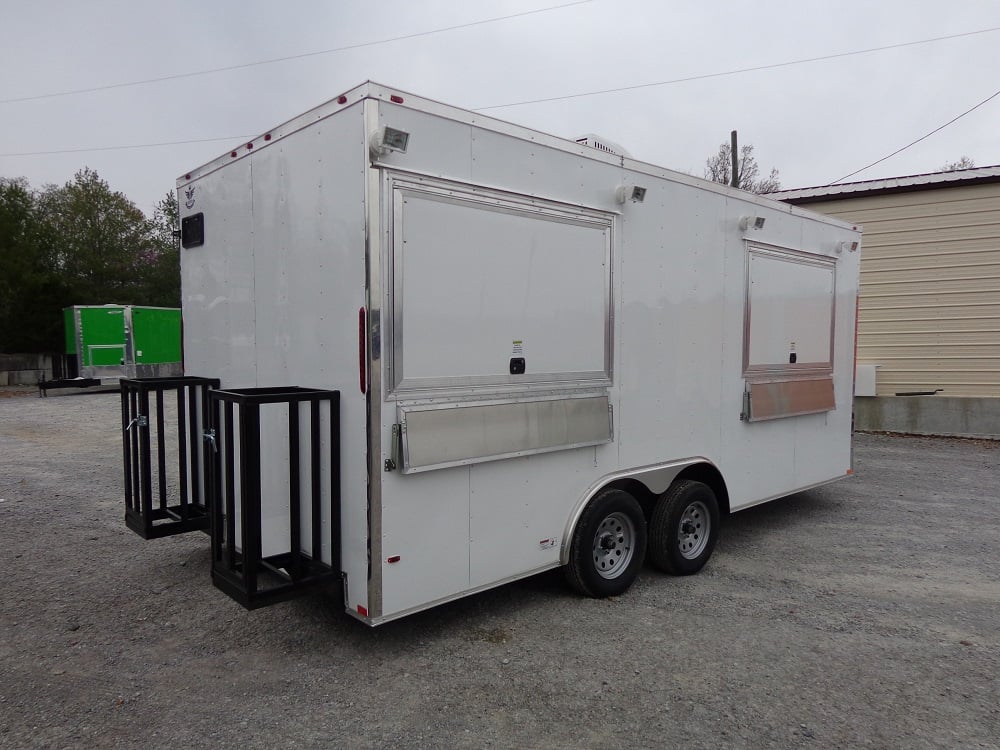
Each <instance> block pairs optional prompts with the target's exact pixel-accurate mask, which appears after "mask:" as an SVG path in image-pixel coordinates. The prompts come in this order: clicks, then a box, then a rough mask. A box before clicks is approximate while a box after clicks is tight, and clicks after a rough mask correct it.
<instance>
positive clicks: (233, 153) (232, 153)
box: [229, 151, 236, 159]
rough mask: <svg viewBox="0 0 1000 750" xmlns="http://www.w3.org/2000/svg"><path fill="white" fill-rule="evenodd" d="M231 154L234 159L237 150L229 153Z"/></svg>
mask: <svg viewBox="0 0 1000 750" xmlns="http://www.w3.org/2000/svg"><path fill="white" fill-rule="evenodd" d="M229 155H230V156H231V157H233V158H234V159H235V158H236V152H235V151H231V152H230V153H229Z"/></svg>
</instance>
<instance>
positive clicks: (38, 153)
mask: <svg viewBox="0 0 1000 750" xmlns="http://www.w3.org/2000/svg"><path fill="white" fill-rule="evenodd" d="M591 1H592V0H579V2H574V3H569V4H567V5H559V6H553V7H551V8H545V9H541V10H534V11H528V12H527V13H521V14H515V15H514V16H504V17H503V18H512V17H515V16H519V15H528V14H531V13H542V12H545V11H547V10H555V9H558V8H566V7H569V6H571V5H580V4H581V3H583V2H591ZM496 20H502V19H501V18H498V19H489V20H484V21H476V22H473V23H472V24H464V25H463V26H470V25H478V24H484V23H490V22H492V21H496ZM463 26H453V27H450V28H449V29H439V30H438V31H429V32H420V33H418V34H412V35H410V36H422V35H427V34H433V33H439V32H440V31H447V30H451V29H457V28H463ZM994 31H1000V26H995V27H992V28H988V29H979V30H977V31H966V32H962V33H960V34H951V35H948V36H940V37H932V38H929V39H918V40H915V41H911V42H900V43H898V44H890V45H886V46H884V47H871V48H869V49H863V50H855V51H853V52H840V53H836V54H832V55H824V56H821V57H811V58H805V59H802V60H791V61H788V62H783V63H773V64H770V65H761V66H757V67H753V68H741V69H738V70H730V71H723V72H718V73H705V74H702V75H697V76H690V77H687V78H677V79H673V80H669V81H659V82H655V83H642V84H637V85H634V86H622V87H618V88H613V89H603V90H600V91H590V92H585V93H580V94H567V95H565V96H557V97H549V98H546V99H532V100H527V101H522V102H512V103H509V104H494V105H491V106H488V107H478V108H474V109H473V111H482V110H486V109H499V108H501V107H516V106H521V105H524V104H538V103H542V102H551V101H560V100H564V99H575V98H579V97H585V96H597V95H600V94H609V93H615V92H618V91H632V90H635V89H642V88H650V87H653V86H666V85H669V84H673V83H684V82H687V81H697V80H702V79H706V78H718V77H722V76H729V75H736V74H739V73H749V72H753V71H758V70H768V69H773V68H783V67H788V66H792V65H801V64H804V63H810V62H817V61H821V60H832V59H836V58H841V57H850V56H852V55H863V54H867V53H869V52H880V51H884V50H890V49H898V48H900V47H912V46H914V45H918V44H930V43H932V42H940V41H945V40H949V39H958V38H961V37H968V36H974V35H977V34H988V33H990V32H994ZM405 38H409V37H397V39H405ZM389 41H395V39H388V40H383V42H389ZM383 42H366V43H364V44H362V45H356V46H367V45H372V44H381V43H383ZM340 49H349V48H347V47H344V48H340ZM328 51H337V50H328ZM318 54H325V52H310V53H306V54H305V55H298V57H305V56H309V55H318ZM280 59H292V58H280ZM267 62H274V61H263V62H260V63H247V64H246V65H242V66H234V67H249V66H250V65H263V64H266V63H267ZM231 69H233V68H219V69H218V70H216V71H203V72H202V73H184V74H181V75H179V76H172V77H185V76H193V75H202V74H205V73H211V72H218V71H221V70H231ZM151 80H167V79H165V78H164V79H151ZM139 83H143V82H142V81H139V82H135V83H131V84H115V85H114V86H131V85H138V84H139ZM104 88H111V87H104ZM89 90H99V89H86V90H81V91H80V92H67V93H82V92H83V91H89ZM62 95H63V94H51V95H44V96H62ZM997 95H1000V92H997V93H996V94H993V95H992V96H990V97H988V98H987V99H985V100H983V101H982V102H980V103H979V104H977V105H976V106H974V107H973V108H972V109H970V110H968V111H967V112H963V113H962V114H961V115H959V116H958V117H956V118H955V119H953V120H950V121H949V122H946V123H945V124H944V125H942V126H941V127H940V128H937V129H936V130H933V131H931V132H930V133H928V134H927V135H925V136H923V137H921V138H919V139H918V140H916V141H914V142H913V143H910V144H908V145H906V146H904V147H903V148H902V149H900V150H899V151H896V152H894V153H892V154H889V156H886V157H885V158H884V159H880V160H879V161H877V162H874V163H872V164H869V165H868V166H867V167H864V168H862V169H859V170H858V171H857V172H852V173H851V174H849V175H845V177H841V178H840V180H843V179H846V177H851V176H853V175H855V174H857V173H858V172H863V171H864V170H865V169H868V168H869V167H872V166H875V164H879V163H881V162H882V161H885V160H886V159H889V158H891V157H892V156H895V154H897V153H899V152H900V151H903V150H905V149H907V148H909V147H910V146H912V145H914V144H916V143H919V142H920V141H922V140H924V139H925V138H927V137H929V136H931V135H933V134H934V133H936V132H938V131H940V130H942V129H943V128H945V127H947V126H948V125H950V124H951V123H953V122H955V121H956V120H958V119H960V118H962V117H964V116H965V115H967V114H969V113H970V112H972V111H974V110H975V109H978V108H979V107H981V106H982V105H983V104H986V102H988V101H990V99H993V98H994V97H996V96H997ZM36 98H41V97H36ZM7 101H23V100H7ZM2 103H4V102H3V101H0V104H2ZM249 137H252V136H246V135H244V136H232V137H231V138H201V139H192V140H185V141H167V142H162V143H147V144H133V145H117V146H102V147H96V148H73V149H54V150H50V151H31V152H14V153H6V154H0V157H11V156H45V155H50V154H70V153H83V152H88V151H119V150H126V149H135V148H154V147H158V146H177V145H184V144H189V143H210V142H212V141H225V140H240V139H243V138H249ZM840 180H836V182H839V181H840ZM831 184H832V183H831Z"/></svg>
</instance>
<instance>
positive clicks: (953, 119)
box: [823, 91, 1000, 187]
mask: <svg viewBox="0 0 1000 750" xmlns="http://www.w3.org/2000/svg"><path fill="white" fill-rule="evenodd" d="M998 96H1000V91H994V92H993V93H992V94H990V95H989V96H988V97H986V98H985V99H983V100H982V101H981V102H979V104H977V105H975V106H974V107H971V108H969V109H967V110H965V111H964V112H963V113H962V114H960V115H958V117H953V118H951V119H950V120H948V122H946V123H945V124H944V125H941V126H940V127H936V128H934V130H932V131H931V132H929V133H927V134H926V135H922V136H920V137H919V138H917V140H915V141H913V142H912V143H907V144H906V145H905V146H903V147H902V148H899V149H896V150H895V151H893V152H892V153H891V154H889V155H888V156H883V157H882V158H881V159H879V160H877V161H873V162H872V163H871V164H869V165H868V166H867V167H861V169H858V170H855V171H854V172H851V173H850V174H845V175H844V176H843V177H840V178H838V179H836V180H834V181H833V182H828V183H827V184H826V185H824V186H823V187H827V186H828V185H835V184H836V183H838V182H843V181H844V180H846V179H847V178H848V177H853V176H854V175H856V174H860V173H861V172H864V171H865V170H866V169H871V168H872V167H874V166H875V165H876V164H881V163H882V162H884V161H886V160H887V159H891V158H892V157H894V156H895V155H896V154H901V153H902V152H903V151H906V149H908V148H909V147H910V146H915V145H916V144H918V143H920V141H923V140H926V139H927V138H930V137H931V136H932V135H934V134H935V133H938V132H940V131H942V130H944V129H945V128H946V127H948V126H949V125H951V124H952V123H953V122H957V121H958V120H961V119H962V118H963V117H965V116H966V115H967V114H969V113H970V112H974V111H975V110H977V109H979V108H980V107H982V106H983V105H984V104H986V102H988V101H990V100H991V99H995V98H996V97H998Z"/></svg>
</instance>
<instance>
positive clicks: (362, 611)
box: [358, 604, 368, 617]
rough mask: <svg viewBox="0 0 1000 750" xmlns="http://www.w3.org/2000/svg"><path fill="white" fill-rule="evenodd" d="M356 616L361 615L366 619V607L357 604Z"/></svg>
mask: <svg viewBox="0 0 1000 750" xmlns="http://www.w3.org/2000/svg"><path fill="white" fill-rule="evenodd" d="M358 614H359V615H361V616H362V617H368V609H367V608H366V607H362V606H361V605H360V604H359V605H358Z"/></svg>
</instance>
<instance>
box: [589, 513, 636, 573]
mask: <svg viewBox="0 0 1000 750" xmlns="http://www.w3.org/2000/svg"><path fill="white" fill-rule="evenodd" d="M634 550H635V524H633V523H632V519H631V518H629V517H628V516H627V515H625V514H624V513H611V514H610V515H608V516H607V517H606V518H605V519H604V520H603V521H601V525H600V526H598V527H597V533H595V534H594V550H593V552H594V555H593V557H594V569H595V570H596V571H597V574H598V575H599V576H600V577H601V578H617V577H618V576H620V575H621V574H622V573H623V572H624V571H625V569H626V568H627V567H628V565H629V563H630V562H632V555H633V553H634Z"/></svg>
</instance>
